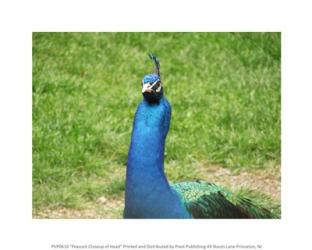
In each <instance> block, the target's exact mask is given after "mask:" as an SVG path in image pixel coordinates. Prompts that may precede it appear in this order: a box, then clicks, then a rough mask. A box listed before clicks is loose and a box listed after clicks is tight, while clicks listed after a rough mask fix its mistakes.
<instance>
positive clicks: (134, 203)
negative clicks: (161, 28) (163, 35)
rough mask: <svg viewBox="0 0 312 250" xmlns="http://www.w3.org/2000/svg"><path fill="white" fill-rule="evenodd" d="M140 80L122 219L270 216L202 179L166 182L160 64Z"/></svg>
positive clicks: (166, 106) (166, 119)
mask: <svg viewBox="0 0 312 250" xmlns="http://www.w3.org/2000/svg"><path fill="white" fill-rule="evenodd" d="M149 57H150V59H151V60H152V61H153V63H154V66H155V70H154V71H155V72H154V73H152V74H147V75H145V76H144V77H143V80H142V94H143V100H142V101H141V102H140V104H139V105H138V108H137V111H136V113H135V118H134V122H133V130H132V135H131V143H130V147H129V152H128V161H127V173H126V190H125V208H124V214H123V216H124V218H272V217H273V215H272V213H271V212H270V211H269V210H268V209H266V208H263V207H261V206H258V205H256V204H254V202H252V201H251V200H250V199H248V198H246V197H242V196H240V195H234V194H232V193H231V192H230V191H228V190H227V189H225V188H223V187H220V186H218V185H215V184H212V183H209V182H205V181H198V180H197V181H191V182H181V183H177V184H172V185H171V184H169V182H168V180H167V178H166V175H165V173H164V149H165V142H166V136H167V134H168V131H169V126H170V119H171V106H170V103H169V101H168V100H167V98H166V97H165V96H164V87H163V83H162V80H161V76H160V63H159V60H158V59H157V57H156V56H155V55H154V54H149Z"/></svg>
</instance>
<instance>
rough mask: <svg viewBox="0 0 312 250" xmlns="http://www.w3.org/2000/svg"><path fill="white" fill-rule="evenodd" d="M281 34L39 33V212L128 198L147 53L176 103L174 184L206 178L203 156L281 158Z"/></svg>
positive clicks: (239, 166)
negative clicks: (133, 136)
mask: <svg viewBox="0 0 312 250" xmlns="http://www.w3.org/2000/svg"><path fill="white" fill-rule="evenodd" d="M280 43H281V39H280V33H33V213H34V215H36V214H37V213H38V211H41V210H42V209H45V208H48V209H50V210H53V209H63V208H64V209H78V210H79V209H84V208H85V207H88V206H89V205H87V204H90V203H91V204H93V203H94V204H95V203H96V201H97V200H98V198H99V197H106V198H107V199H112V200H114V199H116V200H120V199H122V197H123V192H124V188H125V186H124V173H125V165H126V161H127V151H128V145H129V143H130V133H131V128H132V120H133V116H134V113H135V110H136V107H137V105H138V103H139V102H140V100H141V99H142V96H141V93H140V81H141V79H142V77H143V75H144V74H146V73H151V72H152V63H151V62H150V61H149V59H148V57H147V53H148V52H154V53H155V54H156V55H157V56H158V57H159V58H160V61H161V72H162V78H163V82H164V86H165V94H166V96H167V98H168V99H169V100H170V102H171V105H172V108H173V113H172V119H171V129H170V133H169V135H168V139H167V143H166V157H165V164H166V171H167V173H168V176H169V179H170V180H171V181H182V180H192V179H202V176H201V174H200V171H197V169H196V166H197V165H198V164H200V163H202V162H205V166H206V168H207V169H209V165H218V166H220V167H222V168H226V169H229V170H230V171H232V172H233V173H239V172H240V171H247V172H249V173H251V174H252V173H256V171H263V172H269V171H271V169H272V168H274V167H276V166H279V165H280V161H281V158H280V150H281V141H280V135H281V131H280V130H281V120H280V104H281V96H280V87H281V83H280V82H281V76H280V74H281V72H280V59H281V55H280ZM212 175H213V174H212ZM258 197H260V198H261V199H262V198H263V195H259V196H258ZM260 198H259V199H260ZM262 200H265V198H263V199H262ZM278 202H279V201H277V203H278ZM270 204H271V201H270V199H268V201H267V203H266V204H265V205H270ZM118 211H119V210H118ZM120 211H121V210H120ZM113 216H114V217H120V215H119V216H118V215H116V214H114V215H113Z"/></svg>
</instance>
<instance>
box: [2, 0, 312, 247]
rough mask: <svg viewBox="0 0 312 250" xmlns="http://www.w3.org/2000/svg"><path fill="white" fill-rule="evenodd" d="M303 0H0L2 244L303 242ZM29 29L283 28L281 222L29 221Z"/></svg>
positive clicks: (306, 37)
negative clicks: (291, 0)
mask: <svg viewBox="0 0 312 250" xmlns="http://www.w3.org/2000/svg"><path fill="white" fill-rule="evenodd" d="M308 3H309V1H294V2H293V3H290V1H289V2H288V1H268V0H263V1H247V0H246V1H241V0H240V1H234V0H231V1H230V0H228V1H225V0H219V1H204V0H193V1H184V0H183V1H173V0H167V1H165V0H157V1H155V0H154V1H143V0H134V1H130V0H128V1H121V0H116V1H95V0H94V1H80V0H79V1H78V0H76V1H73V0H69V1H60V0H56V1H14V2H13V1H11V2H9V1H7V3H5V4H1V5H2V6H1V8H0V9H1V10H0V11H1V15H0V18H1V30H2V32H1V35H2V36H1V39H0V40H1V46H0V52H1V53H0V58H1V69H2V70H1V72H2V73H1V91H0V95H1V96H0V105H1V118H2V119H1V130H0V131H1V137H0V138H1V151H0V152H1V164H0V166H1V213H0V216H1V222H0V224H1V229H3V232H4V234H3V233H2V234H1V238H2V239H3V240H2V242H1V243H0V248H1V249H32V250H35V249H40V250H43V249H50V244H57V243H77V244H79V243H82V244H88V243H93V244H97V243H98V244H105V243H111V244H114V243H116V244H119V243H121V242H122V243H134V244H138V243H150V244H152V243H158V244H160V243H164V244H165V243H171V244H176V243H196V244H203V243H205V244H209V243H214V244H218V243H223V244H225V243H233V244H234V243H235V244H236V243H242V244H243V243H253V244H256V243H260V244H263V245H264V248H263V249H274V250H276V249H283V250H286V249H292V250H294V249H295V250H300V249H308V248H309V247H310V246H311V243H312V242H311V237H309V235H310V233H309V231H311V214H312V206H311V194H310V192H311V190H312V189H311V181H310V179H311V168H312V164H311V149H312V147H311V141H312V140H311V139H312V138H311V128H312V124H311V118H310V117H311V107H312V105H311V84H312V83H311V82H312V81H311V76H310V72H311V58H312V54H311V44H312V39H311V32H310V30H311V27H310V26H309V25H308V24H309V23H312V22H311V18H310V17H309V16H310V11H309V10H311V8H309V5H308ZM33 31H203V32H206V31H282V219H281V220H257V221H255V220H252V221H248V220H232V221H229V220H204V221H200V220H196V221H195V220H188V221H177V220H169V221H168V220H164V221H162V220H154V221H152V220H149V221H147V220H143V221H135V220H128V221H124V220H33V219H32V214H31V185H32V184H31V140H32V139H31V138H32V137H31V84H32V83H31V71H32V65H31V60H32V58H31V56H32V54H31V43H32V40H31V39H32V37H31V36H32V32H33Z"/></svg>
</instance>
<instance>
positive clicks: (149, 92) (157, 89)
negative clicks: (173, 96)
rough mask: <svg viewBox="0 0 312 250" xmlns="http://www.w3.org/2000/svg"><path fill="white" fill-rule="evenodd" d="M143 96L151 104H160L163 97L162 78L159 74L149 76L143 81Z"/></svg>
mask: <svg viewBox="0 0 312 250" xmlns="http://www.w3.org/2000/svg"><path fill="white" fill-rule="evenodd" d="M142 94H143V96H144V99H145V100H146V101H148V102H150V103H153V102H158V101H159V100H160V99H161V97H162V96H163V88H162V85H161V81H160V77H159V76H158V75H157V74H148V75H145V76H144V77H143V80H142Z"/></svg>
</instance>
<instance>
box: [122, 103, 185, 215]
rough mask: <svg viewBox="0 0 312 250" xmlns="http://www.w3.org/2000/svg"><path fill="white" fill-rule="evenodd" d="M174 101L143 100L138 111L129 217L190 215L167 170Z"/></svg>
mask: <svg viewBox="0 0 312 250" xmlns="http://www.w3.org/2000/svg"><path fill="white" fill-rule="evenodd" d="M170 113H171V110H170V104H169V103H168V101H167V100H166V99H164V98H162V99H161V100H160V101H159V102H158V103H154V104H150V103H148V102H146V101H145V100H143V101H142V102H141V103H140V105H139V107H138V109H137V112H136V115H135V119H134V124H133V131H132V137H131V144H130V149H129V154H128V163H127V177H126V195H125V212H124V216H125V218H189V217H190V215H189V213H188V212H187V211H186V209H185V208H184V206H183V205H182V203H181V200H180V197H179V196H178V195H177V193H175V192H174V191H173V190H172V189H171V187H170V185H169V183H168V181H167V178H166V176H165V173H164V148H165V139H166V135H167V132H168V129H169V123H170Z"/></svg>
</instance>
